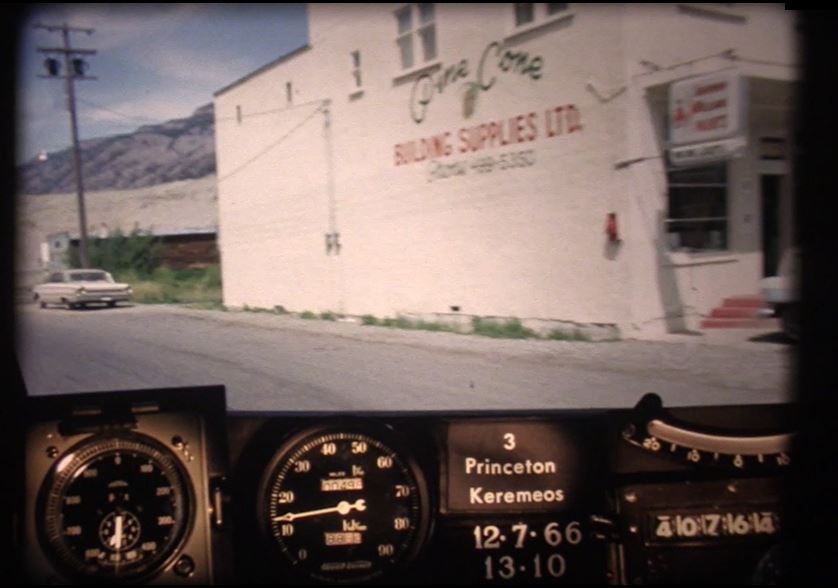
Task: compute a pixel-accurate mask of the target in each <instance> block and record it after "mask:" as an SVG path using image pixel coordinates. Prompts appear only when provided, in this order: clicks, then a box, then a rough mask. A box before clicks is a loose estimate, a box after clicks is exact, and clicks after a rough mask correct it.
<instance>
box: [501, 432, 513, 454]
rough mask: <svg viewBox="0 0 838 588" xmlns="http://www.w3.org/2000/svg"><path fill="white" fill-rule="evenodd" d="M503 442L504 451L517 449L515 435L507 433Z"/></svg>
mask: <svg viewBox="0 0 838 588" xmlns="http://www.w3.org/2000/svg"><path fill="white" fill-rule="evenodd" d="M503 441H504V443H503V448H504V449H506V450H507V451H512V450H513V449H515V435H513V434H512V433H506V434H505V435H504V436H503Z"/></svg>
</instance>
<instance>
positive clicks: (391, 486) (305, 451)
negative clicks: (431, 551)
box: [259, 429, 428, 582]
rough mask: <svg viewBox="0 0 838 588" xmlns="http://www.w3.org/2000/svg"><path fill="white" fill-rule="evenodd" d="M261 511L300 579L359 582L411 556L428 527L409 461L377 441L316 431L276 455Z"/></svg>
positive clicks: (422, 493)
mask: <svg viewBox="0 0 838 588" xmlns="http://www.w3.org/2000/svg"><path fill="white" fill-rule="evenodd" d="M261 487H262V494H261V497H260V505H259V512H260V517H261V519H262V521H263V523H264V525H263V526H264V529H265V531H266V533H267V535H268V536H269V537H270V540H271V541H273V542H274V543H275V544H276V546H277V547H278V548H279V551H280V552H281V553H282V554H283V555H284V557H285V558H286V559H287V561H288V562H290V564H291V566H293V568H294V569H295V570H297V571H298V572H299V573H300V574H301V575H303V576H305V577H307V578H309V579H314V580H319V581H331V582H359V581H364V580H368V579H371V578H374V577H376V576H379V575H381V574H382V573H384V572H386V571H387V570H389V569H391V568H393V567H394V566H396V565H397V564H398V563H400V562H403V561H405V560H406V559H408V558H409V557H410V556H412V555H413V554H414V553H415V551H416V549H417V548H418V546H419V543H420V542H421V540H422V538H423V535H424V533H425V531H426V529H427V521H428V514H427V490H426V487H425V483H424V479H423V478H422V475H421V472H420V471H419V469H418V468H417V467H416V466H415V464H414V463H413V462H412V460H410V459H409V458H408V457H407V456H404V455H400V454H399V453H397V452H396V451H394V450H393V449H391V447H389V446H388V445H386V444H385V443H384V442H382V441H381V440H379V439H377V438H373V437H371V436H369V435H366V434H364V433H361V432H353V431H349V430H329V429H321V430H316V431H311V432H308V433H304V434H302V435H299V436H297V437H296V438H294V439H292V440H291V441H289V442H288V443H287V444H286V445H285V446H284V447H283V448H282V449H280V451H279V452H278V453H277V455H276V456H275V457H274V459H273V461H272V463H271V465H270V467H269V468H268V470H267V472H266V474H265V477H264V479H263V483H262V486H261Z"/></svg>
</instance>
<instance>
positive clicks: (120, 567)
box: [40, 435, 191, 581]
mask: <svg viewBox="0 0 838 588" xmlns="http://www.w3.org/2000/svg"><path fill="white" fill-rule="evenodd" d="M190 494H191V492H190V490H189V488H188V486H187V482H186V479H185V476H184V474H183V472H182V468H181V467H180V466H179V464H178V463H177V460H176V458H175V457H174V456H173V455H172V454H171V452H169V451H168V450H167V449H166V448H165V447H163V446H162V445H159V444H158V443H156V442H154V441H153V440H152V439H149V438H145V437H142V436H139V435H131V436H128V435H126V436H117V437H111V438H102V439H92V440H89V441H86V442H83V443H82V444H81V445H79V446H76V447H75V448H73V449H71V450H70V451H69V452H68V453H67V454H66V455H64V456H63V457H61V458H60V459H59V460H58V462H57V463H56V465H55V467H54V469H53V471H52V473H51V475H50V477H49V479H48V480H47V481H46V483H45V485H44V488H43V490H42V493H41V507H40V513H41V514H40V520H41V521H42V527H41V540H42V542H43V543H44V544H45V546H46V547H47V550H48V552H49V553H50V554H51V556H52V558H53V560H54V561H55V563H56V564H57V565H58V566H59V567H60V568H61V569H63V570H65V571H66V572H67V573H68V574H69V575H70V576H73V577H78V578H85V579H87V580H102V581H107V580H119V579H141V578H143V577H146V576H148V575H151V574H153V573H154V572H156V571H157V570H159V569H160V568H161V567H162V566H163V565H164V564H165V563H166V562H167V561H169V560H170V558H171V557H172V556H173V555H174V553H175V551H176V549H177V547H178V546H179V544H180V543H181V541H182V539H183V536H184V533H185V531H186V529H187V528H188V525H189V518H190Z"/></svg>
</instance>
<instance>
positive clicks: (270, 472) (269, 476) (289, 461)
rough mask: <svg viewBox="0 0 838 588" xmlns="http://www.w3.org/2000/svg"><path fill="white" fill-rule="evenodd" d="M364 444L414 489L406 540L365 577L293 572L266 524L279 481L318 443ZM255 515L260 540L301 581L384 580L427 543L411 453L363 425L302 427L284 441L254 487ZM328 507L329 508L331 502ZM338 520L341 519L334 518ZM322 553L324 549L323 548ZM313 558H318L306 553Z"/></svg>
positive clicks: (424, 505) (427, 509)
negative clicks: (389, 460) (383, 455)
mask: <svg viewBox="0 0 838 588" xmlns="http://www.w3.org/2000/svg"><path fill="white" fill-rule="evenodd" d="M361 440H364V441H367V442H372V443H373V444H374V446H375V447H376V448H378V449H380V450H386V451H389V454H390V455H391V456H392V457H393V463H394V466H396V468H397V469H398V475H399V476H406V477H407V479H408V480H409V481H410V484H411V485H412V487H413V489H414V490H413V491H412V492H414V495H413V499H414V500H415V501H416V514H415V516H414V517H412V520H411V523H410V524H411V536H410V537H409V538H408V539H407V540H406V541H404V543H403V545H402V547H401V548H400V549H398V551H396V552H395V553H394V554H393V556H392V557H389V558H387V559H386V560H385V562H384V563H383V564H382V565H379V566H375V567H373V568H372V569H371V570H370V571H369V573H357V574H352V575H350V576H348V577H340V576H339V575H324V574H319V573H314V572H309V571H305V570H301V569H298V568H299V566H298V565H297V563H295V560H296V558H295V557H294V556H293V555H292V554H291V552H290V551H289V549H288V547H287V545H286V544H285V542H283V540H282V539H281V537H278V536H276V535H275V532H274V531H275V527H274V525H273V521H271V502H272V495H274V493H275V492H276V491H277V490H278V489H279V487H280V486H281V485H282V484H281V480H280V477H282V480H285V475H286V474H287V473H288V472H289V469H290V468H291V467H292V465H293V463H294V460H296V458H298V457H301V456H302V455H303V454H305V453H307V452H308V451H311V450H312V449H314V448H315V446H319V442H320V441H324V442H325V441H329V442H331V441H343V442H351V441H361ZM258 489H259V490H258V496H257V500H256V516H257V520H258V521H259V527H260V529H261V532H262V536H263V539H264V541H266V542H267V544H269V545H270V548H271V551H272V552H274V553H277V554H282V555H281V557H282V562H283V568H284V569H285V570H287V571H291V573H292V574H293V575H295V576H297V577H298V578H300V579H302V580H305V581H315V582H321V583H322V582H326V583H363V582H369V581H371V580H377V579H379V578H382V577H386V576H387V575H388V574H389V573H390V572H393V571H394V570H397V569H399V568H402V567H404V566H405V565H407V564H408V563H409V562H411V561H412V560H414V559H415V557H416V556H417V554H418V553H419V552H420V551H421V549H422V547H423V546H424V545H425V544H426V542H427V540H428V535H429V529H430V526H431V510H432V509H431V505H430V498H429V496H430V495H429V492H428V486H427V482H426V479H425V476H424V474H423V472H422V469H421V468H420V467H419V465H418V463H417V461H416V459H415V457H414V456H413V454H412V453H411V452H409V451H407V450H406V449H405V446H404V444H403V443H402V442H401V441H400V439H399V438H398V435H397V434H396V433H395V432H394V431H393V430H392V429H390V428H389V427H387V426H385V425H380V424H377V423H368V422H363V423H359V422H354V421H352V422H348V423H346V422H339V423H332V424H326V425H321V426H313V427H307V428H304V429H302V430H300V431H298V432H297V433H295V434H293V435H292V436H290V437H288V438H287V439H285V440H284V441H283V442H282V443H281V445H280V446H279V447H278V449H277V450H276V451H275V452H274V455H273V457H272V458H271V460H270V461H269V462H268V464H267V467H266V468H265V470H264V472H263V474H262V477H261V480H260V482H259V486H258ZM328 506H334V505H332V504H331V503H330V504H329V505H328ZM338 516H341V515H340V514H338ZM324 549H325V548H324ZM309 555H310V556H312V555H313V556H315V557H316V556H317V554H309Z"/></svg>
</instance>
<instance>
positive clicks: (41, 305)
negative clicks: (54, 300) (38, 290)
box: [38, 300, 47, 308]
mask: <svg viewBox="0 0 838 588" xmlns="http://www.w3.org/2000/svg"><path fill="white" fill-rule="evenodd" d="M38 305H39V306H40V307H41V308H46V307H47V303H46V302H44V301H43V300H41V301H40V302H39V303H38Z"/></svg>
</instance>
